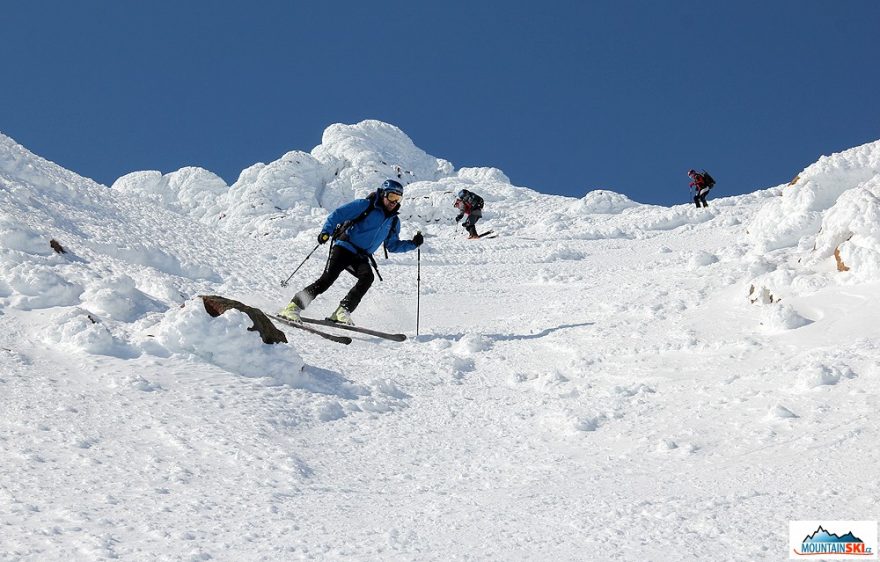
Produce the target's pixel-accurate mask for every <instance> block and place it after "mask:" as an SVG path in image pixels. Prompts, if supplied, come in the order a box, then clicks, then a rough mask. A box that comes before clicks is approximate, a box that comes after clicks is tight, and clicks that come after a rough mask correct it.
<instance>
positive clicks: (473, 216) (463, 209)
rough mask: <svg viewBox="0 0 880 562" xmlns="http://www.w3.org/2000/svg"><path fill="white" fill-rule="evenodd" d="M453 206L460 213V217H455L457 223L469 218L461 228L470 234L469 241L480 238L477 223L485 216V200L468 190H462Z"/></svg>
mask: <svg viewBox="0 0 880 562" xmlns="http://www.w3.org/2000/svg"><path fill="white" fill-rule="evenodd" d="M452 206H453V207H455V208H456V209H458V211H459V213H458V216H457V217H455V222H458V221H460V220H461V219H462V218H464V216H465V215H467V216H468V218H467V219H465V221H464V222H463V223H461V226H462V227H464V228H465V230H467V231H468V234H470V236H468V239H469V240H472V239H474V238H479V237H480V235H479V234H477V221H478V220H480V219H481V218H482V216H483V198H482V197H480V196H479V195H477V194H476V193H472V192H470V191H468V190H467V189H462V190H461V191H459V192H458V195H457V196H456V199H455V202H454V203H453V204H452Z"/></svg>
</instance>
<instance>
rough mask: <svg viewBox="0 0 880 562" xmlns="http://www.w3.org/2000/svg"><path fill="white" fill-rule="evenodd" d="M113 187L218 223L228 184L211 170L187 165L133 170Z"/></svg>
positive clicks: (185, 213) (204, 220) (182, 212)
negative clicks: (169, 169)
mask: <svg viewBox="0 0 880 562" xmlns="http://www.w3.org/2000/svg"><path fill="white" fill-rule="evenodd" d="M111 189H113V190H116V191H119V192H120V193H128V194H134V195H136V196H143V197H146V198H147V199H148V200H149V201H152V202H154V203H156V204H158V205H161V206H163V207H165V208H166V209H170V210H173V211H175V212H178V213H181V214H184V215H189V216H192V217H193V218H195V219H197V220H201V221H203V222H215V221H216V220H217V218H218V217H219V215H220V214H221V213H222V212H223V206H224V205H223V202H224V199H223V198H224V196H225V195H226V193H227V191H228V190H229V187H228V186H227V185H226V182H225V181H223V179H222V178H221V177H219V176H217V175H216V174H214V173H212V172H209V171H208V170H205V169H203V168H196V167H187V168H181V169H180V170H177V171H176V172H171V173H170V174H165V175H162V173H161V172H157V171H155V170H149V171H143V172H132V173H130V174H126V175H124V176H122V177H121V178H119V179H117V180H116V181H115V182H113V185H112V186H111Z"/></svg>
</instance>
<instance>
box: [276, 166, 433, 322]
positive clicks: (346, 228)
mask: <svg viewBox="0 0 880 562" xmlns="http://www.w3.org/2000/svg"><path fill="white" fill-rule="evenodd" d="M402 198H403V186H402V185H401V184H400V183H399V182H397V181H395V180H385V182H384V183H383V184H382V187H381V188H379V190H378V191H376V192H375V193H373V194H371V195H370V197H368V198H366V199H357V200H355V201H352V202H351V203H347V204H345V205H343V206H342V207H339V208H338V209H336V210H335V211H333V212H332V213H330V215H329V216H328V217H327V220H326V221H325V222H324V226H323V227H322V228H321V233H320V234H318V243H319V244H324V243H325V242H327V241H328V240H330V238H331V236H332V237H333V238H334V243H333V248H332V249H331V250H330V258H329V260H328V261H327V265H326V267H325V268H324V273H323V274H321V276H320V277H319V278H318V279H317V280H316V281H315V282H314V283H312V284H311V285H309V286H308V287H306V288H305V289H303V290H302V291H300V292H298V293H297V294H296V295H295V296H294V297H293V299H292V300H291V301H290V303H289V304H288V305H287V306H286V307H284V309H283V310H281V312H279V313H278V315H279V316H282V317H284V318H286V319H288V320H292V321H293V322H301V321H302V320H301V318H300V315H301V313H302V311H303V310H304V309H305V308H306V307H307V306H309V304H310V303H311V302H312V301H313V300H314V299H315V297H317V296H318V295H320V294H321V293H323V292H324V291H326V290H327V289H329V288H330V287H331V286H332V285H333V283H334V282H336V279H337V278H338V277H339V274H340V273H342V271H343V270H347V271H348V272H349V273H351V274H352V275H354V276H355V277H357V283H356V284H355V286H354V287H352V288H351V290H350V291H348V294H347V295H345V297H344V298H343V299H342V301H341V302H340V303H339V306H338V307H337V308H336V311H335V312H334V313H333V314H332V315H331V316H330V317H329V318H328V320H332V321H334V322H339V323H341V324H348V325H350V326H353V325H354V323H353V322H352V321H351V313H352V312H354V309H355V308H357V306H358V304H360V302H361V299H362V298H363V296H364V295H365V294H366V292H367V290H368V289H369V288H370V286H371V285H372V284H373V279H374V276H373V270H372V269H371V265H372V267H376V262H375V261H374V260H373V252H375V251H376V250H377V249H379V246H381V245H382V244H385V249H386V250H388V251H389V252H409V251H411V250H415V249H416V248H418V247H419V246H421V244H422V242H424V238H423V237H422V234H421V233H416V235H415V236H413V239H412V240H400V238H399V236H400V219H399V218H398V216H397V213H398V210H399V209H400V201H401V199H402Z"/></svg>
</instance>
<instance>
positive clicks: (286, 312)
mask: <svg viewBox="0 0 880 562" xmlns="http://www.w3.org/2000/svg"><path fill="white" fill-rule="evenodd" d="M302 311H303V309H302V308H301V307H300V306H299V305H298V304H296V303H295V302H293V301H290V302H289V303H288V304H287V306H285V307H284V308H282V309H281V312H279V313H278V316H280V317H281V318H284V319H285V320H290V321H291V322H296V323H297V324H302V318H301V317H300V314H302Z"/></svg>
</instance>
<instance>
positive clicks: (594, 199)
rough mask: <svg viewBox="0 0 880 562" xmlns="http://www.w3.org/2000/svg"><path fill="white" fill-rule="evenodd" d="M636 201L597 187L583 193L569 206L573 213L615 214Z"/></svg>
mask: <svg viewBox="0 0 880 562" xmlns="http://www.w3.org/2000/svg"><path fill="white" fill-rule="evenodd" d="M636 206H638V203H636V202H635V201H633V200H632V199H630V198H629V197H627V196H626V195H621V194H620V193H615V192H613V191H606V190H603V189H597V190H594V191H591V192H589V193H587V194H586V195H584V196H583V197H582V198H580V199H578V200H577V201H576V202H575V203H574V204H572V206H571V211H572V213H573V214H575V215H581V216H582V215H588V214H615V213H620V212H622V211H623V210H624V209H629V208H630V207H636Z"/></svg>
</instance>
